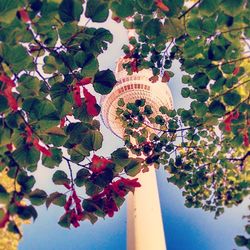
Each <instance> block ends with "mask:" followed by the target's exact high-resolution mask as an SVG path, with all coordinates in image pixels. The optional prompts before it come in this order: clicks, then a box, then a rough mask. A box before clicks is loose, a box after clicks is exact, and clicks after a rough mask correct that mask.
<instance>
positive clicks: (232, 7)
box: [220, 0, 244, 16]
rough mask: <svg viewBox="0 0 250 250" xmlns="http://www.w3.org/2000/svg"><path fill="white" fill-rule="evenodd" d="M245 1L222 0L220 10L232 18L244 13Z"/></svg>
mask: <svg viewBox="0 0 250 250" xmlns="http://www.w3.org/2000/svg"><path fill="white" fill-rule="evenodd" d="M243 5H244V0H237V1H235V0H222V2H221V3H220V8H221V9H222V10H223V11H224V12H225V13H226V14H227V15H230V16H236V15H238V14H239V13H240V12H241V11H242V7H243Z"/></svg>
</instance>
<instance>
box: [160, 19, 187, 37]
mask: <svg viewBox="0 0 250 250" xmlns="http://www.w3.org/2000/svg"><path fill="white" fill-rule="evenodd" d="M163 31H164V32H166V35H167V36H168V37H179V36H181V35H183V34H184V32H185V27H184V25H183V23H182V21H181V20H180V19H179V18H169V19H166V20H165V23H164V26H163Z"/></svg>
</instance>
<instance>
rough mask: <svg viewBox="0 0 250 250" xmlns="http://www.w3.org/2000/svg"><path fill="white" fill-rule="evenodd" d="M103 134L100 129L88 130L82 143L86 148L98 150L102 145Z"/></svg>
mask: <svg viewBox="0 0 250 250" xmlns="http://www.w3.org/2000/svg"><path fill="white" fill-rule="evenodd" d="M102 142H103V136H102V134H101V132H100V131H98V130H94V131H89V132H88V133H87V134H86V135H85V136H84V138H83V140H82V145H83V147H84V148H86V149H87V150H90V151H91V150H94V151H96V150H98V149H100V148H101V147H102Z"/></svg>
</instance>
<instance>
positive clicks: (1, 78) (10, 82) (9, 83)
mask: <svg viewBox="0 0 250 250" xmlns="http://www.w3.org/2000/svg"><path fill="white" fill-rule="evenodd" d="M0 81H1V82H3V83H5V84H6V85H7V87H15V83H14V81H13V80H11V79H10V78H9V77H8V76H6V75H4V74H3V73H2V74H1V75H0Z"/></svg>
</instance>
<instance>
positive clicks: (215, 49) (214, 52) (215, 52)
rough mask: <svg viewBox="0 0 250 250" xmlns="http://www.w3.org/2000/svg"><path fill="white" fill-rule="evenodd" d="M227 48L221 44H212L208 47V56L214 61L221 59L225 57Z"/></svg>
mask: <svg viewBox="0 0 250 250" xmlns="http://www.w3.org/2000/svg"><path fill="white" fill-rule="evenodd" d="M225 53H226V50H225V48H224V47H223V46H221V45H215V44H211V45H210V47H209V49H208V58H209V59H210V60H212V61H220V60H221V59H223V58H224V56H225Z"/></svg>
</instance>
